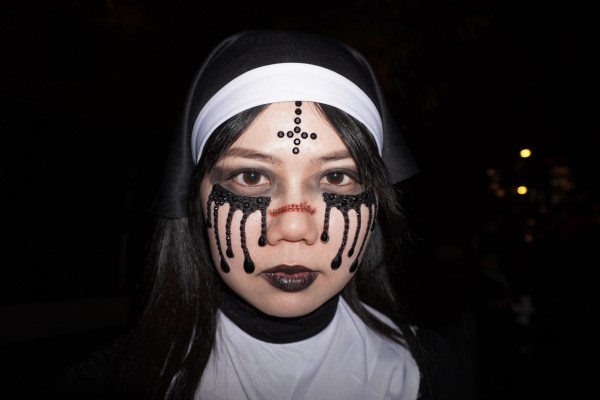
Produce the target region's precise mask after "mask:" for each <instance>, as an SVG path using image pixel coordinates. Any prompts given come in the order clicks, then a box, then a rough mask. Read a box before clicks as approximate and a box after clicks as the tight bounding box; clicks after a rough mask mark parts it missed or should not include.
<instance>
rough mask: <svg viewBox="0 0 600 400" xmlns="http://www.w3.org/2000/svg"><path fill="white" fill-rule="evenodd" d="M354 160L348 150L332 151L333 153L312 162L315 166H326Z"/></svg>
mask: <svg viewBox="0 0 600 400" xmlns="http://www.w3.org/2000/svg"><path fill="white" fill-rule="evenodd" d="M347 159H352V156H351V155H350V152H349V151H348V150H339V151H332V152H331V153H327V154H324V155H322V156H320V157H317V158H314V159H312V160H311V163H313V164H324V163H326V162H331V161H339V160H347Z"/></svg>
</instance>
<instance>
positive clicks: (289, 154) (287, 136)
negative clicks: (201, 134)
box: [231, 101, 347, 161]
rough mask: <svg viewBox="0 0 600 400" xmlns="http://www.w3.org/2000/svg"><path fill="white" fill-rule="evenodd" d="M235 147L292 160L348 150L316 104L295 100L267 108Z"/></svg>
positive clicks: (274, 104) (241, 136)
mask: <svg viewBox="0 0 600 400" xmlns="http://www.w3.org/2000/svg"><path fill="white" fill-rule="evenodd" d="M231 148H232V149H235V148H244V149H250V150H256V151H260V152H267V153H273V154H276V155H277V157H284V158H285V159H286V160H290V161H293V160H295V159H298V158H306V157H315V156H319V155H321V154H323V153H330V152H340V151H347V148H346V145H345V144H344V142H343V141H342V139H341V138H340V137H339V135H338V133H337V132H336V130H335V129H334V128H333V127H332V126H331V124H330V123H329V121H327V119H326V118H325V117H324V116H323V115H322V114H321V112H320V111H319V110H318V109H317V106H316V105H315V104H314V103H311V102H293V101H289V102H279V103H273V104H270V105H269V106H267V107H266V108H265V110H263V112H262V113H261V114H260V115H259V117H258V118H257V119H256V120H254V121H253V122H252V124H251V125H250V126H249V127H248V129H247V130H246V131H245V132H244V133H243V134H242V135H240V137H239V138H238V139H237V140H236V141H235V142H234V143H233V144H232V146H231Z"/></svg>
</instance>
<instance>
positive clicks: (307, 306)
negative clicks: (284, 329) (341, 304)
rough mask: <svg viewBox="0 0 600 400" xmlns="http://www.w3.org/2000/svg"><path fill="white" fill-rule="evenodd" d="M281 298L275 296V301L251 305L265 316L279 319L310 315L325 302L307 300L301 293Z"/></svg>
mask: <svg viewBox="0 0 600 400" xmlns="http://www.w3.org/2000/svg"><path fill="white" fill-rule="evenodd" d="M282 294H283V296H279V295H278V296H277V298H275V299H268V300H266V301H263V302H260V303H258V304H253V305H254V307H256V308H258V309H259V310H260V311H262V312H263V313H265V314H267V315H271V316H273V317H280V318H294V317H302V316H304V315H306V314H310V313H311V312H313V311H314V310H316V309H317V308H319V307H320V306H322V305H323V304H324V303H325V302H326V301H327V300H329V299H328V298H327V299H323V301H320V302H319V301H315V298H314V297H312V296H311V298H307V296H304V295H303V293H282Z"/></svg>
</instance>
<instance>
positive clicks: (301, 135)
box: [277, 101, 317, 154]
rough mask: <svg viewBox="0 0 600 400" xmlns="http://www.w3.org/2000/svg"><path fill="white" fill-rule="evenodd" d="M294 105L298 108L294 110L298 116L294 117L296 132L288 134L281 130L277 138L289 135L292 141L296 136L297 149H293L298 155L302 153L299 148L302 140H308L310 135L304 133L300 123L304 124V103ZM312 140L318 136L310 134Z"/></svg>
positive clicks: (290, 131) (288, 132)
mask: <svg viewBox="0 0 600 400" xmlns="http://www.w3.org/2000/svg"><path fill="white" fill-rule="evenodd" d="M294 105H295V106H296V109H295V110H294V114H296V116H295V117H294V124H295V125H296V126H295V127H294V130H293V131H292V130H289V131H287V134H286V133H285V132H284V131H283V130H280V131H279V132H277V137H279V138H283V137H285V136H286V135H287V137H288V138H290V139H291V138H293V137H294V136H296V138H295V139H294V145H295V147H294V148H293V149H292V153H294V154H298V153H300V148H299V147H298V146H300V144H301V143H302V141H301V140H300V138H302V139H306V138H308V137H309V135H308V133H307V132H303V131H302V128H301V127H300V123H301V122H302V118H301V117H300V116H301V115H302V108H301V107H302V102H301V101H296V102H295V103H294ZM310 138H311V139H312V140H315V139H316V138H317V134H316V133H314V132H312V133H311V134H310Z"/></svg>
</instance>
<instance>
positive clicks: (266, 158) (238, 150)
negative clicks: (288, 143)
mask: <svg viewBox="0 0 600 400" xmlns="http://www.w3.org/2000/svg"><path fill="white" fill-rule="evenodd" d="M223 157H241V158H247V159H249V160H258V161H263V162H268V163H271V164H281V163H282V162H281V160H280V159H279V158H277V157H275V156H273V155H271V154H266V153H261V152H260V151H256V150H255V149H248V148H246V147H235V148H229V149H228V150H227V151H226V152H225V154H223Z"/></svg>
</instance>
